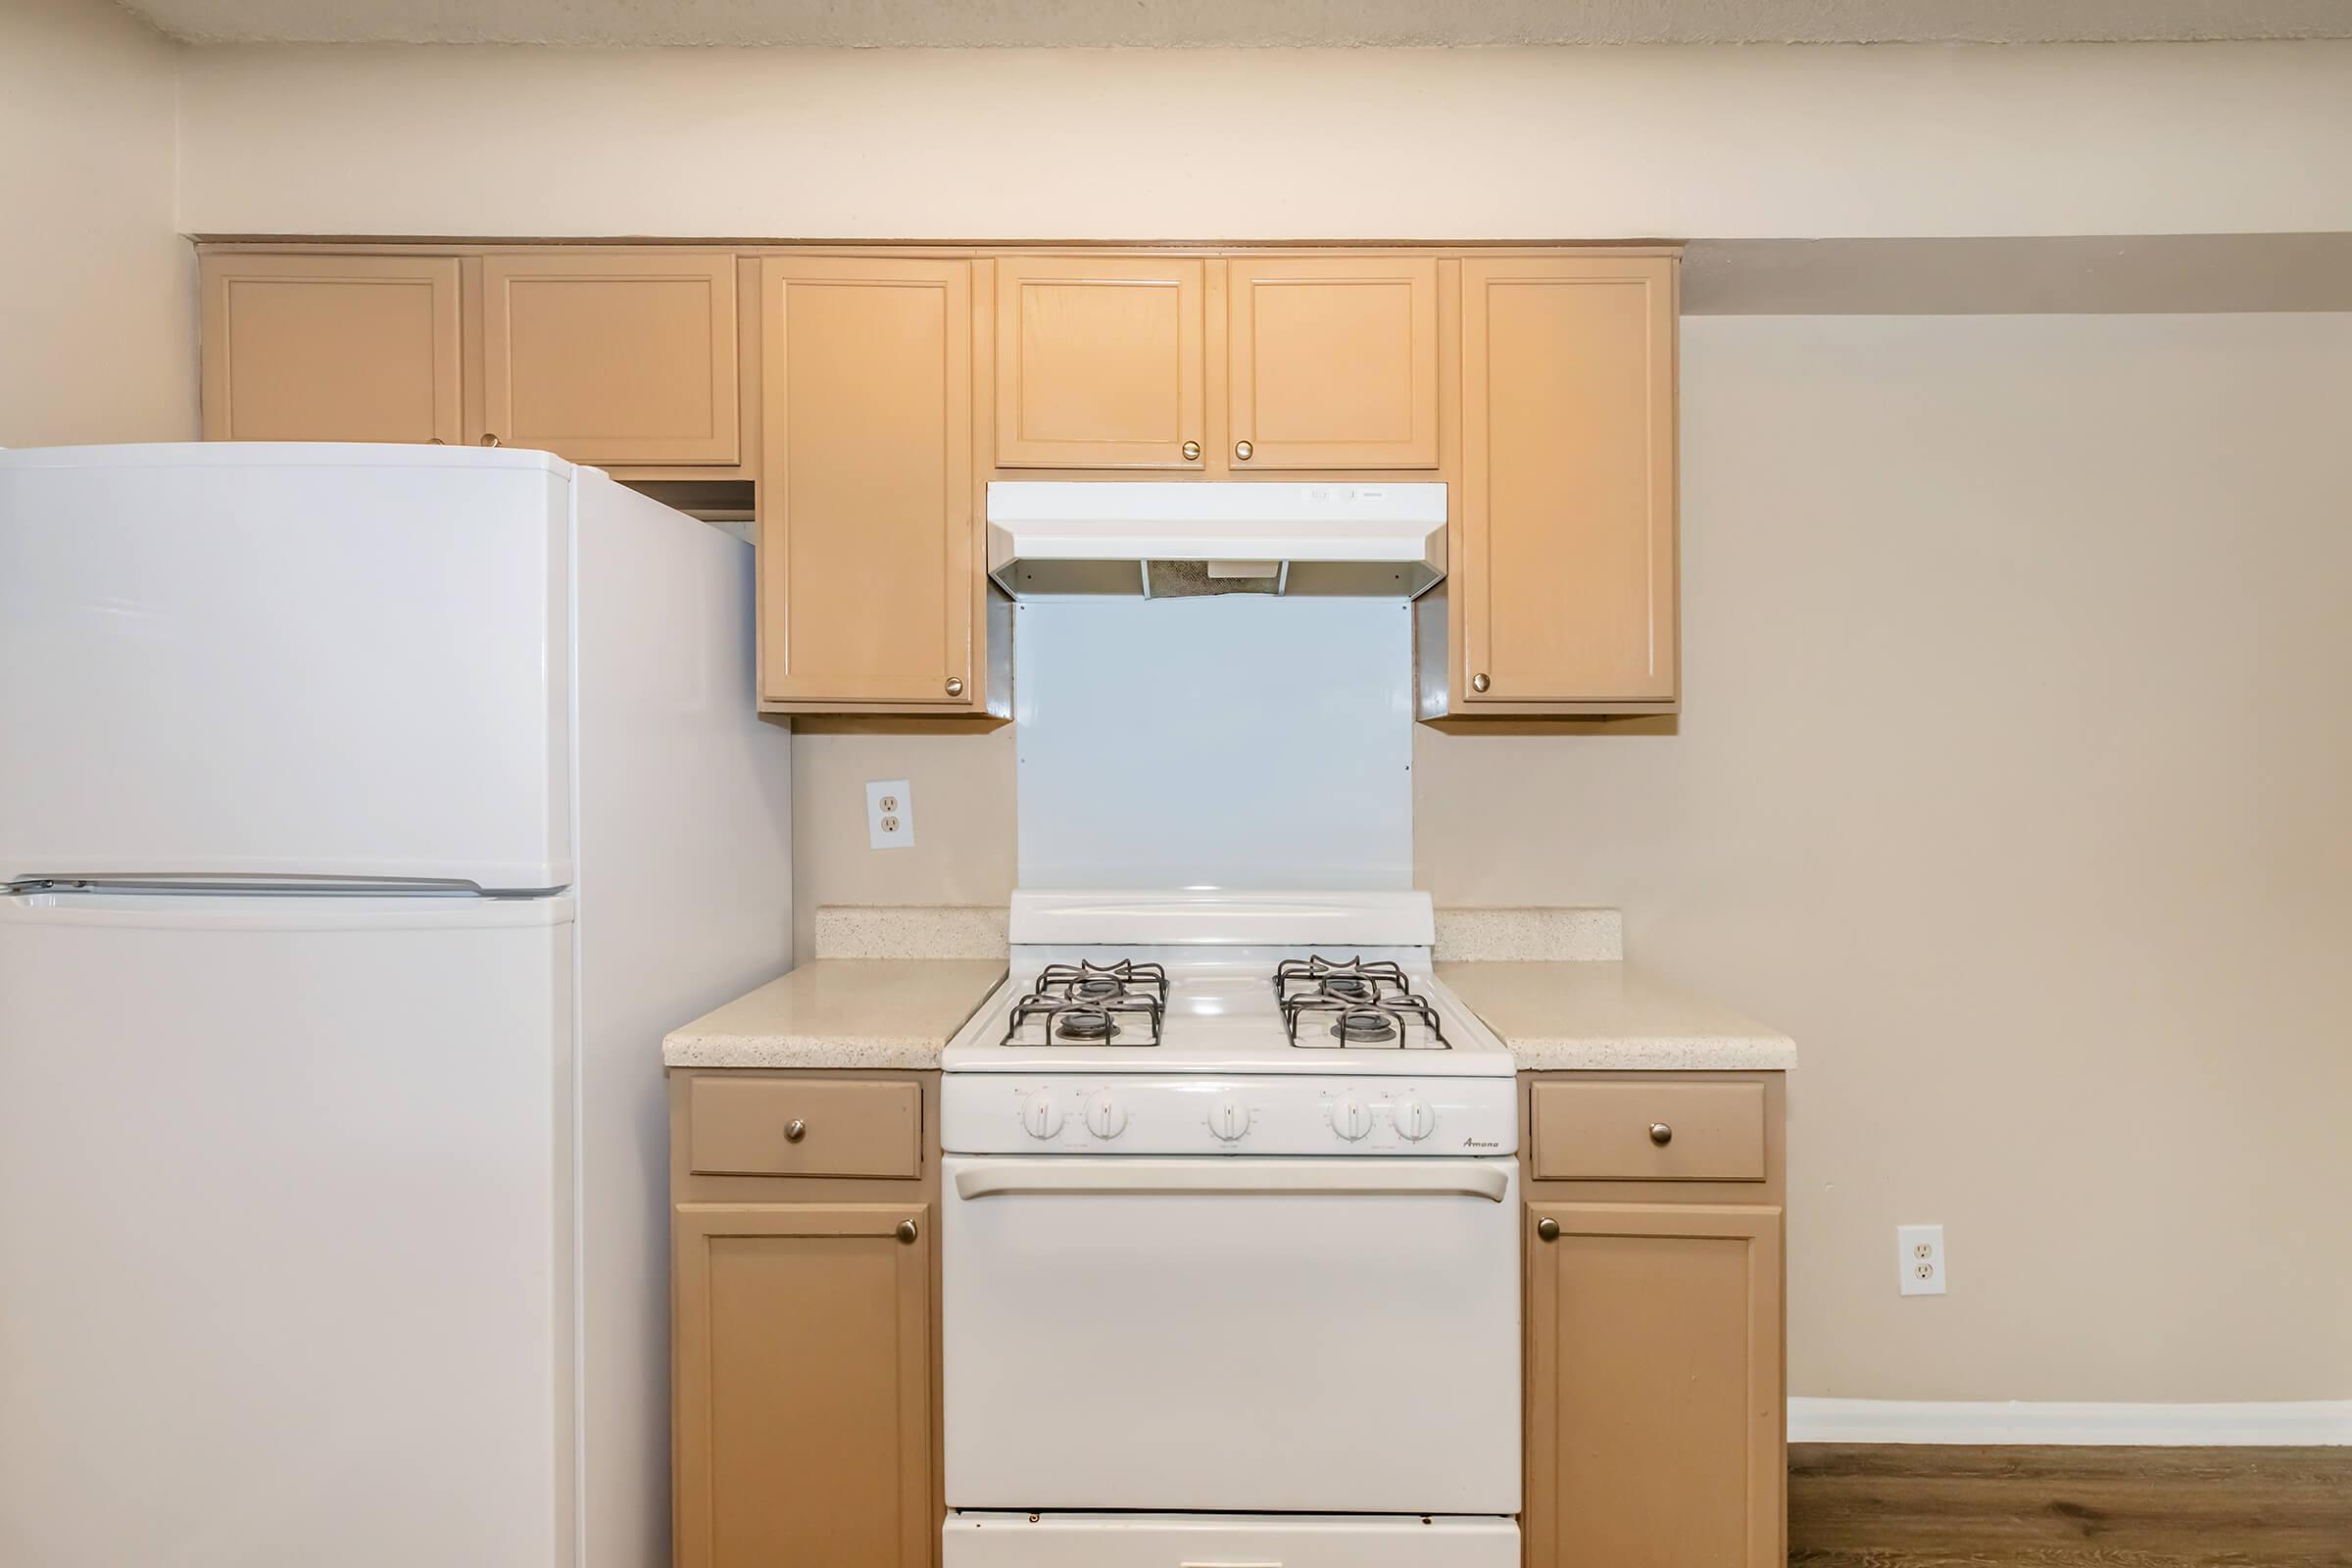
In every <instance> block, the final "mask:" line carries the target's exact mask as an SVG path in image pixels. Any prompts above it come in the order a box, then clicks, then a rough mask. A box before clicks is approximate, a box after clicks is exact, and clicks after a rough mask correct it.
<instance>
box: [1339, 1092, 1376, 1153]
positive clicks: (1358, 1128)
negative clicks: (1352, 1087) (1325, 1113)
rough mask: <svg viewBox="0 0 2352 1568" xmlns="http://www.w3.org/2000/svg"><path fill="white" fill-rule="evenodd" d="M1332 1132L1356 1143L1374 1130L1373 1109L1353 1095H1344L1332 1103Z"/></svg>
mask: <svg viewBox="0 0 2352 1568" xmlns="http://www.w3.org/2000/svg"><path fill="white" fill-rule="evenodd" d="M1331 1130H1332V1131H1333V1132H1335V1133H1338V1134H1339V1135H1340V1136H1341V1137H1342V1138H1345V1139H1347V1140H1348V1142H1349V1143H1351V1144H1352V1143H1354V1142H1355V1141H1356V1140H1357V1139H1359V1138H1361V1137H1363V1136H1364V1134H1366V1133H1368V1132H1370V1131H1371V1130H1372V1107H1371V1106H1369V1105H1367V1104H1365V1103H1363V1102H1362V1101H1360V1100H1358V1099H1356V1098H1355V1097H1354V1096H1353V1095H1342V1096H1341V1097H1340V1098H1339V1099H1338V1100H1336V1101H1334V1102H1332V1106H1331Z"/></svg>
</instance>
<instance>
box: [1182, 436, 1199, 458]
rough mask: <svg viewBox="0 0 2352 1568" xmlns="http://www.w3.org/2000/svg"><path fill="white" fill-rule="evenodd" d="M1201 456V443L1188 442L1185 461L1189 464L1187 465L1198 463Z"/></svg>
mask: <svg viewBox="0 0 2352 1568" xmlns="http://www.w3.org/2000/svg"><path fill="white" fill-rule="evenodd" d="M1200 456H1201V443H1200V442H1198V441H1187V442H1186V443H1185V444H1184V461H1185V462H1187V463H1192V462H1196V461H1198V460H1199V458H1200Z"/></svg>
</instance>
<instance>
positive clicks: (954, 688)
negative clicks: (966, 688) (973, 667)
mask: <svg viewBox="0 0 2352 1568" xmlns="http://www.w3.org/2000/svg"><path fill="white" fill-rule="evenodd" d="M948 695H949V696H950V697H961V696H962V695H963V677H962V676H961V675H950V676H949V677H948Z"/></svg>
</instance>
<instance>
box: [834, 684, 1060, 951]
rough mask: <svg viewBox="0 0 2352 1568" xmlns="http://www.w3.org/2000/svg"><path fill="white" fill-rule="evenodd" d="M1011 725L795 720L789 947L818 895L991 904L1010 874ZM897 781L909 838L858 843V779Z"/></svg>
mask: <svg viewBox="0 0 2352 1568" xmlns="http://www.w3.org/2000/svg"><path fill="white" fill-rule="evenodd" d="M1012 743H1013V727H1012V726H1011V725H1010V724H1000V725H997V726H995V727H994V728H982V727H980V726H978V725H963V724H956V725H954V726H953V727H947V726H937V727H934V726H925V725H921V724H918V723H915V722H911V721H907V720H895V719H874V720H863V719H808V718H805V719H800V720H797V721H795V723H794V725H793V736H792V914H793V920H792V926H793V930H792V951H793V952H794V953H796V954H798V955H801V956H809V955H812V954H813V953H814V952H815V951H816V944H815V937H814V932H815V919H816V907H817V906H818V905H820V904H1003V903H1005V900H1006V899H1007V898H1008V897H1009V896H1010V894H1011V892H1012V887H1013V880H1014V867H1013V858H1014V852H1015V849H1016V845H1015V843H1014V834H1013V794H1012V791H1013V750H1012ZM896 778H903V779H905V780H907V783H909V784H910V785H912V786H913V788H912V791H911V793H912V795H913V798H914V843H913V844H911V845H909V846H907V848H905V849H898V850H875V849H871V848H869V847H868V841H867V836H866V821H865V786H866V783H867V781H869V780H873V779H896Z"/></svg>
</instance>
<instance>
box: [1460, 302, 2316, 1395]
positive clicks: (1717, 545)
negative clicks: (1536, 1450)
mask: <svg viewBox="0 0 2352 1568" xmlns="http://www.w3.org/2000/svg"><path fill="white" fill-rule="evenodd" d="M1684 356H1685V374H1686V380H1685V396H1684V405H1683V408H1684V426H1685V440H1684V452H1685V477H1686V484H1687V499H1686V506H1685V511H1684V529H1685V532H1684V540H1685V550H1686V556H1687V563H1688V564H1687V567H1686V572H1685V578H1684V603H1685V607H1686V614H1685V623H1686V626H1687V628H1688V629H1687V632H1686V641H1685V655H1686V661H1687V663H1686V669H1687V673H1686V682H1687V687H1688V698H1687V702H1686V707H1685V711H1684V713H1683V715H1682V719H1681V724H1680V730H1681V733H1679V734H1677V735H1673V736H1670V737H1669V736H1661V735H1649V734H1641V733H1628V732H1624V731H1619V730H1607V729H1603V730H1599V731H1595V732H1593V733H1588V734H1582V735H1574V736H1565V737H1558V736H1546V737H1530V736H1503V735H1474V736H1461V735H1454V734H1439V733H1436V732H1434V731H1431V730H1428V729H1426V728H1424V729H1422V730H1421V731H1419V743H1418V745H1417V746H1416V748H1415V758H1416V768H1415V777H1416V782H1417V789H1418V795H1419V799H1418V809H1417V816H1416V826H1417V839H1418V842H1417V844H1416V858H1417V860H1418V862H1419V866H1420V878H1421V881H1422V882H1423V884H1424V885H1425V886H1427V887H1429V888H1430V889H1432V890H1433V891H1434V892H1435V893H1436V894H1437V896H1438V898H1439V901H1440V902H1441V903H1461V904H1483V903H1504V902H1513V901H1527V900H1534V901H1543V902H1562V903H1570V904H1585V903H1593V904H1611V905H1618V906H1621V907H1623V908H1624V910H1625V917H1626V946H1627V950H1628V952H1629V953H1631V954H1632V955H1633V956H1635V957H1636V958H1638V959H1640V960H1642V961H1644V962H1646V963H1649V964H1652V965H1654V966H1656V967H1658V968H1660V969H1662V970H1664V971H1665V972H1667V973H1668V974H1670V975H1671V976H1673V977H1674V978H1676V979H1678V980H1680V981H1684V982H1687V983H1688V984H1690V985H1691V986H1692V987H1695V988H1698V989H1701V990H1703V991H1705V992H1707V993H1709V994H1711V995H1714V996H1717V997H1720V998H1722V999H1723V1000H1725V1001H1727V1002H1731V1003H1734V1004H1736V1005H1740V1006H1741V1007H1742V1008H1744V1009H1745V1010H1747V1011H1750V1012H1753V1013H1755V1014H1756V1015H1758V1016H1761V1017H1764V1018H1768V1019H1770V1020H1772V1021H1773V1022H1774V1023H1776V1024H1778V1025H1780V1026H1782V1027H1783V1028H1786V1029H1788V1030H1789V1031H1790V1032H1791V1033H1793V1034H1794V1035H1796V1037H1797V1038H1798V1040H1799V1042H1800V1044H1801V1047H1802V1050H1803V1066H1802V1068H1801V1070H1800V1071H1799V1072H1798V1073H1797V1074H1796V1075H1795V1077H1794V1078H1793V1080H1792V1082H1791V1097H1790V1098H1791V1105H1792V1116H1793V1118H1794V1120H1793V1130H1792V1133H1791V1136H1790V1138H1789V1151H1790V1153H1789V1175H1790V1181H1791V1189H1792V1191H1791V1195H1790V1200H1789V1202H1790V1207H1791V1220H1790V1227H1789V1281H1790V1283H1789V1325H1790V1369H1789V1370H1790V1380H1791V1384H1792V1387H1793V1388H1794V1390H1795V1392H1797V1393H1799V1394H1808V1395H1826V1396H1845V1397H1916V1398H2028V1399H2032V1398H2043V1399H2070V1398H2071V1399H2143V1400H2174V1399H2178V1400H2197V1399H2292V1398H2313V1397H2352V1250H2347V1249H2346V1248H2344V1247H2343V1246H2342V1245H2340V1243H2341V1239H2342V1237H2343V1236H2344V1234H2345V1209H2346V1205H2347V1203H2348V1202H2352V1138H2347V1137H2346V1135H2345V1131H2344V1117H2345V1114H2346V1107H2347V1106H2352V956H2348V955H2352V899H2348V898H2347V893H2348V892H2352V815H2348V814H2347V789H2348V788H2352V702H2348V701H2347V695H2346V694H2347V686H2346V682H2347V680H2348V679H2352V614H2347V613H2345V600H2344V596H2345V591H2346V585H2347V584H2352V442H2348V441H2347V439H2346V437H2347V434H2352V428H2348V426H2347V419H2348V418H2352V316H2301V317H2294V316H2235V317H2116V316H2110V317H1995V318H1975V319H1954V318H1943V319H1919V318H1912V319H1904V318H1877V319H1872V318H1853V317H1845V318H1834V319H1831V318H1777V319H1776V318H1744V319H1743V318H1715V319H1693V320H1690V321H1687V322H1686V323H1685V334H1684ZM1937 1220H1939V1221H1941V1222H1943V1223H1944V1224H1945V1225H1946V1226H1947V1227H1948V1228H1949V1246H1950V1251H1951V1279H1952V1294H1951V1295H1950V1296H1949V1297H1947V1298H1945V1299H1939V1300H1938V1299H1910V1300H1904V1299H1899V1298H1898V1297H1897V1296H1896V1295H1895V1291H1894V1264H1893V1252H1894V1242H1893V1227H1894V1226H1895V1224H1896V1223H1897V1222H1899V1221H1937Z"/></svg>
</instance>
